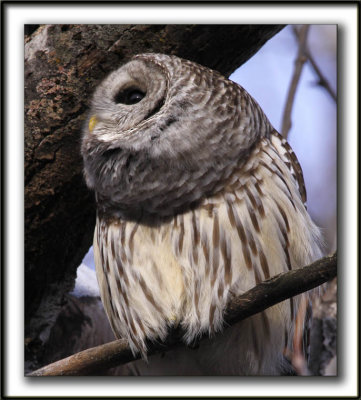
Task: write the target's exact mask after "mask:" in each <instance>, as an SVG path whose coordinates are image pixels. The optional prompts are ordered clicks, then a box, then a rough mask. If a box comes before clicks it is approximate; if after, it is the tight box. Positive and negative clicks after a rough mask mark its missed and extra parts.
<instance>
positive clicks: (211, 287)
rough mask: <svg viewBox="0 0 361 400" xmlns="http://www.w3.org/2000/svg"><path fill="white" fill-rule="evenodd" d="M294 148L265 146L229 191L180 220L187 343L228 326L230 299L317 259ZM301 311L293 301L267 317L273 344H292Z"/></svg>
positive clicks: (177, 237) (176, 226)
mask: <svg viewBox="0 0 361 400" xmlns="http://www.w3.org/2000/svg"><path fill="white" fill-rule="evenodd" d="M289 149H290V148H288V147H287V146H285V145H284V143H283V142H282V139H280V138H279V137H277V136H275V137H271V138H270V139H262V140H261V141H260V142H259V143H258V144H257V146H255V148H254V149H253V150H252V153H251V154H250V155H249V158H247V162H245V163H243V164H241V165H240V166H239V168H236V169H235V170H234V172H233V174H231V175H230V176H228V177H225V178H224V179H225V186H224V190H222V191H221V192H219V193H217V194H216V195H214V196H212V197H209V198H207V199H205V201H204V202H203V203H202V205H201V206H200V207H198V208H196V209H195V210H192V211H190V212H188V213H185V214H183V215H178V216H177V217H175V218H174V221H173V228H172V246H173V250H174V253H175V256H176V259H177V260H178V262H179V265H180V266H181V268H182V271H183V277H184V287H185V291H186V295H185V302H184V311H183V313H184V315H183V318H182V321H183V322H182V323H183V325H184V326H185V327H186V328H187V333H188V336H187V338H188V340H190V341H191V340H192V338H194V337H196V336H197V334H198V333H199V332H200V331H204V330H209V331H210V332H213V331H214V330H217V329H218V328H219V327H220V326H221V325H222V322H223V321H222V318H223V312H224V310H225V308H226V304H227V301H228V300H229V298H230V296H232V295H239V294H241V293H244V292H245V291H247V290H249V289H251V288H252V287H254V286H255V285H256V284H257V283H259V282H261V281H263V280H265V279H268V278H269V277H271V276H274V275H276V274H278V273H281V272H285V271H288V270H290V269H292V268H298V267H301V266H303V265H304V264H306V263H308V262H311V261H313V260H314V259H315V258H317V257H318V256H319V247H318V245H317V239H318V237H319V231H318V229H317V228H316V227H315V226H314V224H313V223H312V221H311V219H310V218H309V216H308V214H307V212H306V209H305V207H304V204H303V200H304V199H305V191H304V184H303V178H302V171H301V169H300V167H299V164H298V162H297V159H296V158H295V157H293V156H292V154H293V153H292V152H291V151H290V150H289ZM295 307H296V304H295V300H294V299H289V300H288V301H285V302H283V303H281V304H279V305H276V306H274V307H272V308H271V309H269V310H267V312H265V313H261V316H258V317H257V318H258V320H259V318H261V319H260V320H259V324H261V331H262V332H263V333H264V334H267V332H269V331H270V329H269V326H270V325H272V334H273V339H272V340H275V341H276V342H277V340H278V339H277V337H276V336H277V335H278V336H279V337H280V338H283V340H284V341H287V337H288V336H289V335H290V332H289V327H290V326H291V325H292V323H291V321H292V320H293V318H294V315H295ZM254 320H255V319H253V321H254ZM249 323H252V319H251V320H250V322H249ZM267 327H268V328H267ZM284 344H285V343H284V342H283V343H282V346H284Z"/></svg>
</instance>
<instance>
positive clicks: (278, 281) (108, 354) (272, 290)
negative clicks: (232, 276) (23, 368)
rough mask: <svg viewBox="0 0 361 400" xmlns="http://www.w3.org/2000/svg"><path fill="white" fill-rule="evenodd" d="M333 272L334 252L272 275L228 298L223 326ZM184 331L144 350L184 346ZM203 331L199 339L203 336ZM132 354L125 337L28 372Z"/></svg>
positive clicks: (92, 366) (70, 369) (83, 370)
mask: <svg viewBox="0 0 361 400" xmlns="http://www.w3.org/2000/svg"><path fill="white" fill-rule="evenodd" d="M336 275H337V255H336V253H335V254H334V255H333V256H331V257H324V258H322V259H320V260H317V261H315V262H314V263H313V264H311V265H309V266H306V267H303V268H300V269H297V270H293V271H289V272H286V273H283V274H279V275H276V276H274V277H273V278H271V279H268V280H266V281H264V282H262V283H260V284H258V285H256V286H255V287H254V288H252V289H251V290H249V291H248V292H246V293H244V294H242V295H241V296H238V297H235V298H233V299H231V301H230V303H229V305H228V306H227V310H226V312H225V316H224V321H225V324H226V326H230V325H234V324H235V323H237V322H239V321H241V320H243V319H245V318H247V317H250V316H251V315H254V314H256V313H258V312H261V311H263V310H265V309H266V308H269V307H271V306H273V305H275V304H277V303H279V302H281V301H283V300H286V299H288V298H290V297H293V296H296V295H298V294H300V293H303V292H306V291H308V290H310V289H313V288H315V287H317V286H319V285H321V284H323V283H325V282H327V281H329V280H331V279H332V278H334V277H335V276H336ZM183 334H184V332H183V331H182V330H181V329H180V328H177V329H174V330H173V331H172V332H171V334H170V335H169V336H168V338H167V339H166V341H165V342H162V343H155V342H153V343H149V350H148V354H149V355H152V354H155V353H158V352H165V351H169V350H172V349H174V348H175V347H179V346H184V343H182V341H181V339H182V336H183ZM207 338H209V336H208V334H207V333H204V334H203V336H202V337H201V338H200V340H207ZM139 358H140V356H139V355H137V356H135V357H134V356H133V355H132V352H131V350H130V348H129V346H128V343H127V341H126V340H115V341H113V342H110V343H106V344H103V345H101V346H97V347H93V348H90V349H87V350H84V351H81V352H80V353H77V354H74V355H72V356H70V357H67V358H65V359H63V360H60V361H57V362H55V363H52V364H49V365H47V366H45V367H42V368H40V369H38V370H36V371H34V372H32V373H31V374H29V375H28V376H57V375H90V374H97V373H99V371H102V370H104V369H108V368H112V367H114V366H117V365H120V364H125V363H127V362H130V361H134V360H136V359H139Z"/></svg>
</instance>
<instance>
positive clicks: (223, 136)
mask: <svg viewBox="0 0 361 400" xmlns="http://www.w3.org/2000/svg"><path fill="white" fill-rule="evenodd" d="M271 129H272V128H271V126H270V124H269V122H268V120H267V118H266V117H265V115H264V114H263V112H262V110H261V109H260V108H259V107H258V105H257V104H256V103H255V102H254V100H253V99H252V98H251V97H250V96H249V95H248V94H247V92H246V91H245V90H244V89H242V88H241V87H240V86H239V85H237V84H235V83H234V82H232V81H230V80H228V79H226V78H224V77H223V76H222V75H220V74H219V73H218V72H216V71H213V70H210V69H208V68H205V67H202V66H200V65H198V64H195V63H192V62H190V61H186V60H183V59H180V58H178V57H175V56H167V55H161V54H141V55H138V56H135V57H134V58H133V59H132V60H131V61H130V62H128V63H127V64H125V65H123V66H122V67H121V68H119V69H118V70H116V71H114V72H113V73H111V74H110V75H109V76H108V77H107V78H106V79H105V80H104V81H103V82H102V83H101V84H100V86H99V87H98V88H97V90H96V91H95V94H94V98H93V101H92V107H91V111H90V114H89V119H88V123H87V126H86V127H85V129H84V134H83V143H82V155H83V158H84V171H85V177H86V181H87V184H88V186H89V187H90V188H92V189H94V190H95V192H96V194H97V196H98V199H99V198H101V200H102V201H101V207H100V208H101V211H104V212H105V213H108V214H110V215H115V216H125V214H128V217H134V218H139V216H140V215H158V216H165V217H166V216H171V215H173V214H174V213H176V212H177V210H182V209H184V208H187V207H189V206H190V205H192V204H194V203H196V202H197V201H199V200H200V199H201V198H202V197H204V196H205V195H210V194H213V193H214V192H215V191H217V190H219V189H220V187H219V185H220V182H224V179H225V178H226V177H227V176H228V175H230V174H231V172H232V168H233V167H234V165H235V164H236V163H237V162H235V161H237V160H239V159H240V158H242V157H246V156H247V154H248V153H249V151H250V149H251V147H252V145H253V143H254V142H255V141H256V140H257V139H259V138H260V137H262V136H266V135H268V134H269V132H270V131H271Z"/></svg>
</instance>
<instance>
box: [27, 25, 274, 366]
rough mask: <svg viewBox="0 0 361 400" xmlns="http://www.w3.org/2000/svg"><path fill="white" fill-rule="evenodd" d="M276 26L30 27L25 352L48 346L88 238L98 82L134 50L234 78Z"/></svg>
mask: <svg viewBox="0 0 361 400" xmlns="http://www.w3.org/2000/svg"><path fill="white" fill-rule="evenodd" d="M280 29H282V26H279V25H238V26H237V25H223V26H220V25H41V26H37V25H29V26H27V27H25V33H26V36H25V326H26V344H27V352H26V354H27V359H31V360H33V361H34V360H35V364H36V360H38V359H39V357H41V354H42V352H43V351H44V350H43V346H42V344H43V343H45V342H46V341H47V339H48V337H49V334H50V330H51V327H52V325H53V323H54V322H55V320H56V318H57V316H58V314H59V311H60V309H61V307H62V305H63V304H64V301H65V300H64V299H65V297H64V296H65V295H66V293H68V292H69V290H71V289H72V287H73V285H74V280H75V277H76V269H77V267H78V265H79V264H80V262H81V260H82V258H83V256H84V254H85V253H86V252H87V250H88V248H89V247H90V245H91V242H92V237H93V228H94V224H95V204H94V201H93V195H92V194H91V193H90V192H89V191H88V190H87V188H86V186H85V183H84V180H83V177H82V159H81V156H80V142H81V129H82V125H83V123H84V120H85V117H86V111H87V109H88V107H89V104H90V99H91V95H92V92H93V90H94V88H95V87H96V86H97V85H98V84H99V82H100V81H101V80H102V79H103V78H104V76H105V75H107V74H108V73H109V72H110V71H112V70H114V69H116V68H118V67H119V66H120V65H122V64H123V63H125V62H127V61H128V60H129V59H130V58H131V57H132V56H133V55H134V54H138V53H144V52H159V53H166V54H174V55H177V56H179V57H183V58H186V59H189V60H192V61H195V62H198V63H200V64H202V65H205V66H208V67H210V68H213V69H216V70H218V71H220V72H221V73H222V74H224V75H226V76H228V75H229V74H230V73H231V72H233V71H234V70H235V69H236V68H237V67H238V66H240V65H241V64H243V63H244V62H245V61H247V60H248V59H249V58H250V57H251V56H252V55H253V54H254V53H256V52H257V50H258V49H259V48H260V47H261V46H262V45H263V44H264V43H265V42H266V41H267V40H268V39H270V38H271V37H272V36H273V35H274V34H276V33H277V32H278V31H279V30H280Z"/></svg>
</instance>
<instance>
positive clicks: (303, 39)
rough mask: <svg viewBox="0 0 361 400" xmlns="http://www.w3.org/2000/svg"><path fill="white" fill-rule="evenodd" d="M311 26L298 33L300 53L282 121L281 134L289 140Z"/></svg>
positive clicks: (302, 28) (304, 26) (305, 26)
mask: <svg viewBox="0 0 361 400" xmlns="http://www.w3.org/2000/svg"><path fill="white" fill-rule="evenodd" d="M309 27H310V26H309V25H302V27H301V29H300V31H299V33H298V53H297V58H296V61H295V67H294V71H293V76H292V80H291V83H290V88H289V90H288V95H287V100H286V105H285V110H284V112H283V119H282V129H281V133H282V136H283V137H284V138H285V139H287V136H288V132H289V131H290V129H291V126H292V123H291V113H292V107H293V103H294V100H295V95H296V90H297V86H298V83H299V80H300V77H301V72H302V69H303V65H304V63H305V62H306V60H307V58H306V48H307V47H306V46H307V33H308V29H309Z"/></svg>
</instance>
